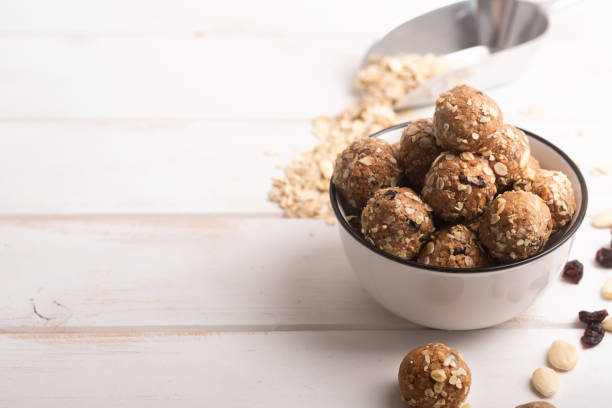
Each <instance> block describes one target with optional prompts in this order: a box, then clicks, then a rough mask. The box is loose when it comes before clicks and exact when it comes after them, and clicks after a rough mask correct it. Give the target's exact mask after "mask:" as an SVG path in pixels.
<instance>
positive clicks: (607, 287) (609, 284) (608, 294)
mask: <svg viewBox="0 0 612 408" xmlns="http://www.w3.org/2000/svg"><path fill="white" fill-rule="evenodd" d="M601 296H603V297H604V299H608V300H612V278H610V279H608V280H607V281H606V283H604V285H603V288H601Z"/></svg>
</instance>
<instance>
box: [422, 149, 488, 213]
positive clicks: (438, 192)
mask: <svg viewBox="0 0 612 408" xmlns="http://www.w3.org/2000/svg"><path fill="white" fill-rule="evenodd" d="M496 192H497V188H496V187H495V175H494V174H493V170H491V167H490V166H489V161H488V160H487V159H484V158H482V157H480V156H476V155H474V154H473V153H470V152H461V153H460V154H458V155H457V154H454V153H449V152H445V153H442V154H440V155H439V156H438V157H437V158H436V160H435V161H434V162H433V163H432V165H431V168H430V169H429V171H428V172H427V175H426V176H425V185H424V187H423V190H422V195H423V200H425V202H426V203H427V204H429V205H430V206H431V207H432V208H433V210H434V212H435V214H436V215H437V216H438V217H440V218H441V219H442V220H444V221H448V222H451V223H456V222H469V221H471V220H472V219H474V218H476V217H478V216H479V215H480V214H482V213H483V212H484V210H485V208H486V207H487V205H488V204H489V203H490V202H491V200H492V199H493V196H495V193H496Z"/></svg>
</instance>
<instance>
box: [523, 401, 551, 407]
mask: <svg viewBox="0 0 612 408" xmlns="http://www.w3.org/2000/svg"><path fill="white" fill-rule="evenodd" d="M516 408H555V406H554V405H553V404H550V403H548V402H544V401H534V402H528V403H527V404H523V405H519V406H518V407H516Z"/></svg>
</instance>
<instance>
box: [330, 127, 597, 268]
mask: <svg viewBox="0 0 612 408" xmlns="http://www.w3.org/2000/svg"><path fill="white" fill-rule="evenodd" d="M410 123H411V122H404V123H400V124H398V125H395V126H391V127H388V128H386V129H383V130H380V131H378V132H376V133H374V134H372V135H370V136H369V137H379V136H381V135H382V134H384V133H387V132H390V131H392V130H395V129H400V128H403V127H406V126H407V125H409V124H410ZM518 129H521V128H518ZM521 130H522V131H523V132H525V133H526V134H527V135H529V136H530V137H532V138H534V139H536V140H537V141H539V142H541V143H544V144H545V145H546V146H548V147H550V148H551V149H553V150H554V151H555V152H557V153H558V154H559V155H560V156H561V157H563V159H564V160H565V161H566V162H567V163H568V164H569V165H570V167H571V168H572V170H573V171H574V173H575V174H576V177H577V178H578V182H579V183H580V190H581V192H582V200H581V203H580V211H579V212H578V214H577V215H575V216H576V221H575V222H574V224H573V225H572V226H571V227H570V228H569V229H567V230H566V231H565V232H564V235H563V236H562V237H561V238H559V240H558V241H557V242H556V243H555V244H554V245H553V246H551V247H550V248H548V249H545V250H544V251H542V252H540V253H538V254H536V255H534V256H531V257H529V258H526V259H522V260H520V261H518V262H513V263H509V264H504V265H494V266H486V267H483V268H465V269H463V268H445V267H442V266H431V265H424V264H420V263H418V262H416V261H407V260H405V259H402V258H399V257H397V256H395V255H391V254H388V253H386V252H384V251H383V250H381V249H378V248H377V247H376V246H374V245H372V244H370V243H369V242H368V241H366V240H365V239H363V238H361V237H360V236H359V235H357V233H356V232H355V231H353V228H351V226H350V225H349V223H348V221H347V220H346V218H345V217H344V215H342V212H341V211H340V207H339V205H338V200H337V197H336V187H335V186H334V183H333V182H332V181H330V185H329V197H330V201H331V206H332V208H333V210H334V214H335V215H336V218H337V219H338V221H339V222H340V225H341V226H342V227H343V228H344V229H345V230H346V231H347V232H348V233H349V234H350V235H351V236H352V237H353V238H355V239H356V240H357V241H358V242H359V243H361V244H362V245H364V246H365V247H366V248H368V249H370V250H372V251H374V252H376V253H377V254H378V255H381V256H384V257H385V258H388V259H390V260H392V261H395V262H398V263H401V264H404V265H409V266H413V267H416V268H419V269H427V270H430V271H436V272H445V273H452V274H457V273H483V272H495V271H500V270H504V269H509V268H513V267H515V266H520V265H525V264H527V263H529V262H532V261H535V260H536V259H539V258H542V257H543V256H546V255H548V254H549V253H551V252H553V251H554V250H555V249H557V248H559V247H560V246H561V245H563V244H564V243H565V242H566V241H567V240H568V239H570V238H571V237H572V236H573V235H574V234H575V233H576V231H577V230H578V228H580V225H581V224H582V221H583V220H584V215H585V214H586V208H587V204H588V201H589V200H588V192H587V186H586V182H585V180H584V177H583V176H582V173H581V172H580V170H579V169H578V166H576V164H575V163H574V162H573V161H572V159H570V158H569V157H568V155H566V154H565V153H564V152H563V151H562V150H561V149H559V148H558V147H557V146H555V145H554V144H552V143H550V142H549V141H548V140H546V139H544V138H543V137H541V136H538V135H536V134H534V133H532V132H530V131H528V130H525V129H521Z"/></svg>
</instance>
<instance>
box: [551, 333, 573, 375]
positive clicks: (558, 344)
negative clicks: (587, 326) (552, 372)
mask: <svg viewBox="0 0 612 408" xmlns="http://www.w3.org/2000/svg"><path fill="white" fill-rule="evenodd" d="M548 362H549V363H550V365H551V366H552V367H553V368H554V369H557V370H561V371H569V370H571V369H573V368H574V367H575V366H576V364H577V363H578V350H576V348H575V347H574V346H572V345H571V344H569V343H567V342H565V341H563V340H556V341H554V342H553V343H552V344H551V346H550V349H548Z"/></svg>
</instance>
